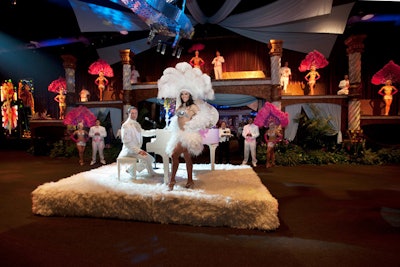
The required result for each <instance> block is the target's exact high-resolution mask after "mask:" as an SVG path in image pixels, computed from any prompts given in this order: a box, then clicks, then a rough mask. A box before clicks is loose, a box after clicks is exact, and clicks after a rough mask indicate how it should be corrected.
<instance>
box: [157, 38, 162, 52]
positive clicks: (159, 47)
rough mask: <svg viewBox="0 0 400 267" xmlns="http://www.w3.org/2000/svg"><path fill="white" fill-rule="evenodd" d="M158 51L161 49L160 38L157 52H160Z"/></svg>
mask: <svg viewBox="0 0 400 267" xmlns="http://www.w3.org/2000/svg"><path fill="white" fill-rule="evenodd" d="M160 51H161V40H158V44H157V53H160Z"/></svg>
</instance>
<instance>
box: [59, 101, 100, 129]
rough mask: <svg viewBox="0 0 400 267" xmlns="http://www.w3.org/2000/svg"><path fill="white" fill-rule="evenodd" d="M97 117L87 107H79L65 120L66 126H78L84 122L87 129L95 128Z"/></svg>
mask: <svg viewBox="0 0 400 267" xmlns="http://www.w3.org/2000/svg"><path fill="white" fill-rule="evenodd" d="M96 119H97V118H96V116H95V115H94V114H93V113H92V112H91V111H90V110H89V109H88V108H87V107H85V106H79V107H76V108H73V109H71V110H70V111H69V112H68V113H67V115H66V116H65V119H64V121H63V122H64V124H65V125H78V123H79V122H83V124H84V125H85V127H91V126H94V125H95V123H96Z"/></svg>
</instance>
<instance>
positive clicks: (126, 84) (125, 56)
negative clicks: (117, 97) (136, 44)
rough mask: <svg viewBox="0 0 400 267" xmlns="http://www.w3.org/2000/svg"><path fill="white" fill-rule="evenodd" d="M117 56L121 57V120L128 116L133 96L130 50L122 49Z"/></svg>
mask: <svg viewBox="0 0 400 267" xmlns="http://www.w3.org/2000/svg"><path fill="white" fill-rule="evenodd" d="M119 54H120V56H121V61H122V65H123V66H122V90H123V92H124V94H123V99H122V103H123V106H124V108H123V111H122V112H123V114H122V116H123V120H125V119H126V118H127V115H128V108H129V107H130V106H131V105H132V104H133V103H134V101H133V100H134V95H133V90H132V86H131V81H130V78H131V64H130V62H131V50H130V49H124V50H120V51H119ZM132 54H133V53H132Z"/></svg>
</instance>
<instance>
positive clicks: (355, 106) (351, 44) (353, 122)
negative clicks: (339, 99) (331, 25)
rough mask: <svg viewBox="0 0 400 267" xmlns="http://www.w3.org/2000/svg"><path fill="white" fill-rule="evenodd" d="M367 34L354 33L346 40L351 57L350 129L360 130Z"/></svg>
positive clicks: (349, 56)
mask: <svg viewBox="0 0 400 267" xmlns="http://www.w3.org/2000/svg"><path fill="white" fill-rule="evenodd" d="M365 38H366V35H352V36H350V37H349V38H347V39H346V40H345V42H344V43H345V45H347V49H346V52H347V54H348V58H349V80H350V88H349V91H350V92H349V108H348V123H347V124H348V129H349V130H359V129H360V120H361V102H360V100H359V98H360V97H361V90H362V86H361V53H362V52H364V43H363V41H364V39H365Z"/></svg>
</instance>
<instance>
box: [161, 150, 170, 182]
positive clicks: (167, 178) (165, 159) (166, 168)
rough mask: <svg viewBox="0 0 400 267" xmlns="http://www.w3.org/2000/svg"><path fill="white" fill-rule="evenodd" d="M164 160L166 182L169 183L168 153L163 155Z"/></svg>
mask: <svg viewBox="0 0 400 267" xmlns="http://www.w3.org/2000/svg"><path fill="white" fill-rule="evenodd" d="M162 161H163V166H164V184H168V183H169V177H168V176H169V157H168V156H167V155H162Z"/></svg>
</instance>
